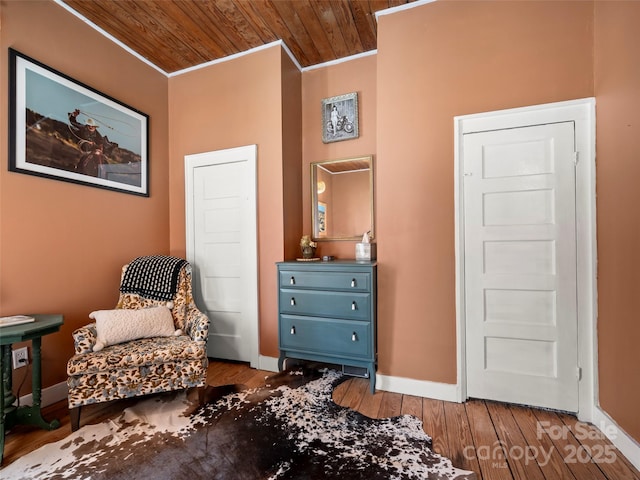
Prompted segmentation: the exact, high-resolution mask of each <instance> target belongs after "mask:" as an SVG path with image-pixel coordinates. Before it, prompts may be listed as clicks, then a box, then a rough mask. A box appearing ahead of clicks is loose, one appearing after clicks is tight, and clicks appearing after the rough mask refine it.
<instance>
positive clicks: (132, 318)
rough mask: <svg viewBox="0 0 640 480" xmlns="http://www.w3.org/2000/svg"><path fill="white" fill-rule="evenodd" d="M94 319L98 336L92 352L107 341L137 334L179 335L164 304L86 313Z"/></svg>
mask: <svg viewBox="0 0 640 480" xmlns="http://www.w3.org/2000/svg"><path fill="white" fill-rule="evenodd" d="M89 318H91V319H93V320H95V321H96V329H97V332H98V338H97V341H96V344H95V345H94V347H93V351H94V352H98V351H100V350H102V349H103V348H104V347H106V346H108V345H115V344H117V343H124V342H129V341H131V340H138V339H140V338H149V337H168V336H171V335H176V334H177V335H180V334H181V333H182V332H181V331H180V330H176V328H175V326H174V324H173V317H172V316H171V310H169V309H168V308H167V307H163V306H156V307H151V308H143V309H140V310H134V309H115V310H97V311H95V312H91V313H90V314H89Z"/></svg>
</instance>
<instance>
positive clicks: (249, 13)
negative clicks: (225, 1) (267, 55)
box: [235, 2, 279, 44]
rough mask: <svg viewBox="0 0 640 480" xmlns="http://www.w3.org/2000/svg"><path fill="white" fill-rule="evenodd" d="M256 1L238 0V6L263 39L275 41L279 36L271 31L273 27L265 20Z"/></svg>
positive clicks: (266, 41)
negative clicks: (243, 0)
mask: <svg viewBox="0 0 640 480" xmlns="http://www.w3.org/2000/svg"><path fill="white" fill-rule="evenodd" d="M256 5H257V4H256V3H255V2H237V3H235V6H236V8H237V9H238V10H239V11H240V12H241V13H242V14H243V15H244V17H245V19H246V20H247V22H248V23H249V24H250V25H252V26H253V28H254V29H255V31H256V32H257V33H258V35H259V36H260V38H261V39H262V41H263V42H264V43H265V44H266V43H271V42H275V41H276V40H279V38H278V37H277V36H276V35H275V34H274V33H273V31H271V28H270V27H269V25H267V23H266V22H265V21H264V18H263V17H262V13H261V12H260V11H259V10H258V7H257V6H256Z"/></svg>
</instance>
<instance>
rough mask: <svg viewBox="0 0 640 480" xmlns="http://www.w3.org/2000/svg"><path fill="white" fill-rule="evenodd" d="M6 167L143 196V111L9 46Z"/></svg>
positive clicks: (146, 129)
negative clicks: (7, 151) (7, 158)
mask: <svg viewBox="0 0 640 480" xmlns="http://www.w3.org/2000/svg"><path fill="white" fill-rule="evenodd" d="M9 170H10V171H12V172H18V173H24V174H28V175H35V176H38V177H44V178H51V179H55V180H62V181H66V182H72V183H77V184H81V185H89V186H92V187H97V188H104V189H107V190H114V191H118V192H123V193H129V194H133V195H140V196H144V197H148V196H149V116H148V115H147V114H145V113H142V112H140V111H139V110H136V109H134V108H132V107H130V106H128V105H126V104H124V103H122V102H120V101H119V100H116V99H115V98H112V97H110V96H108V95H106V94H104V93H102V92H99V91H98V90H96V89H94V88H92V87H90V86H88V85H85V84H83V83H81V82H79V81H77V80H75V79H73V78H71V77H69V76H68V75H65V74H64V73H61V72H59V71H57V70H54V69H53V68H51V67H48V66H47V65H45V64H43V63H41V62H38V61H37V60H34V59H33V58H30V57H28V56H26V55H24V54H22V53H20V52H18V51H16V50H14V49H12V48H10V49H9Z"/></svg>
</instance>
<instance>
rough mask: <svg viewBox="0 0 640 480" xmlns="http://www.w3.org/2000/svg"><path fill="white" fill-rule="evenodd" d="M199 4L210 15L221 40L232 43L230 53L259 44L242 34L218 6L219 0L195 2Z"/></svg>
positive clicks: (213, 27) (213, 26)
mask: <svg viewBox="0 0 640 480" xmlns="http://www.w3.org/2000/svg"><path fill="white" fill-rule="evenodd" d="M195 3H196V4H197V6H198V7H199V8H200V9H201V10H202V11H203V12H204V13H205V15H206V16H207V17H209V19H210V22H211V25H210V26H211V28H212V29H215V30H216V31H217V32H219V33H218V34H217V36H218V37H219V38H220V40H221V41H225V42H226V43H228V44H230V45H231V47H230V48H229V53H231V54H233V53H238V52H244V51H245V50H249V49H251V48H253V47H256V46H257V45H250V44H249V43H248V42H247V41H246V40H245V39H244V38H243V37H242V35H240V34H239V33H238V31H237V29H236V27H235V26H234V25H233V23H232V22H231V21H230V20H229V19H228V18H227V17H226V16H225V15H224V14H223V13H222V12H221V11H220V10H218V8H217V5H216V4H217V2H215V1H206V2H195Z"/></svg>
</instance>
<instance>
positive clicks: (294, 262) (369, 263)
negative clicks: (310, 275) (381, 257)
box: [276, 260, 377, 268]
mask: <svg viewBox="0 0 640 480" xmlns="http://www.w3.org/2000/svg"><path fill="white" fill-rule="evenodd" d="M276 265H287V266H293V265H296V266H300V265H304V266H308V267H312V268H313V267H326V266H327V265H336V266H343V267H348V266H354V267H357V266H364V267H375V266H376V265H377V262H376V261H375V260H371V261H360V260H358V261H356V260H331V261H327V262H325V261H322V260H318V261H315V262H300V261H298V260H285V261H284V262H277V263H276Z"/></svg>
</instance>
